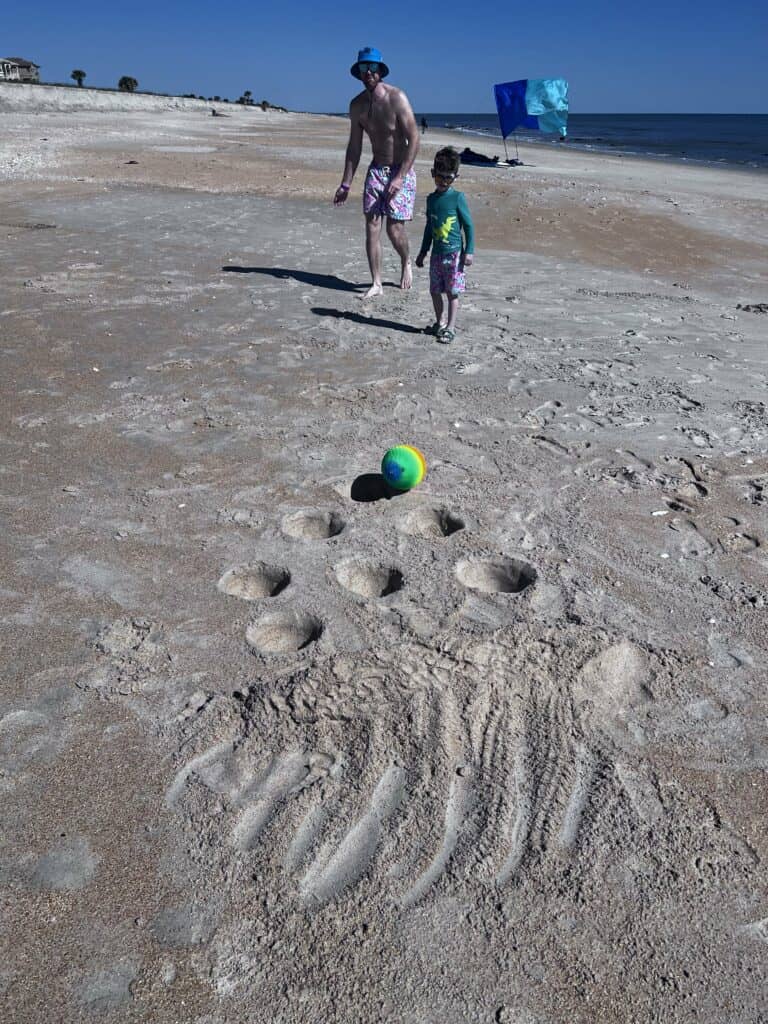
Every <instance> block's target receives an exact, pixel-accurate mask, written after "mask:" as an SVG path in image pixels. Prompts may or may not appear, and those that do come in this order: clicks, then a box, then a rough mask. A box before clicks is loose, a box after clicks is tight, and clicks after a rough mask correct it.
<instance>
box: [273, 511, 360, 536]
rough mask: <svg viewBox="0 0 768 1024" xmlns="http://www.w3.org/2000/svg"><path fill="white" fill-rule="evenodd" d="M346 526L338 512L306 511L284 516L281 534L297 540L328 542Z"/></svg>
mask: <svg viewBox="0 0 768 1024" xmlns="http://www.w3.org/2000/svg"><path fill="white" fill-rule="evenodd" d="M345 526H346V523H345V522H344V520H343V519H342V518H341V516H340V515H339V514H338V512H323V511H315V510H311V509H310V510H307V511H303V512H293V513H292V514H291V515H288V516H285V518H284V519H283V523H282V529H283V533H286V534H287V535H288V536H289V537H297V538H298V539H299V540H328V538H329V537H335V536H337V534H339V533H341V531H342V530H343V529H344V527H345Z"/></svg>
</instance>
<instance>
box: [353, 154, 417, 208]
mask: <svg viewBox="0 0 768 1024" xmlns="http://www.w3.org/2000/svg"><path fill="white" fill-rule="evenodd" d="M399 170H400V165H399V164H393V165H392V166H391V167H379V166H378V165H376V164H371V166H370V167H369V168H368V174H367V175H366V176H365V188H364V189H363V212H364V213H365V214H366V216H367V215H368V214H378V215H379V216H380V217H389V219H390V220H413V206H414V203H415V201H416V174H415V172H414V171H409V172H408V173H407V174H406V176H405V179H404V181H403V187H402V188H401V189H400V191H399V192H396V193H395V194H394V196H391V197H390V195H389V193H388V189H389V183H390V181H392V179H393V178H394V177H395V175H396V174H397V172H398V171H399Z"/></svg>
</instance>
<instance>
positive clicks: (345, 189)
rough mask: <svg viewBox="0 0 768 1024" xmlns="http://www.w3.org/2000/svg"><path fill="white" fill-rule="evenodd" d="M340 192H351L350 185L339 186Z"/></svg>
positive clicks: (342, 184)
mask: <svg viewBox="0 0 768 1024" xmlns="http://www.w3.org/2000/svg"><path fill="white" fill-rule="evenodd" d="M339 191H340V192H349V185H345V184H344V182H343V181H342V183H341V184H340V185H339Z"/></svg>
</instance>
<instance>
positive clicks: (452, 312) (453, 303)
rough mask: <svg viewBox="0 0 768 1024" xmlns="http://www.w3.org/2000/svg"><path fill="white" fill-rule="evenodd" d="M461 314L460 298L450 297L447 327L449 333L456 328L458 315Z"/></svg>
mask: <svg viewBox="0 0 768 1024" xmlns="http://www.w3.org/2000/svg"><path fill="white" fill-rule="evenodd" d="M458 312H459V296H458V295H449V296H448V323H447V324H446V325H445V326H446V328H447V329H448V330H449V331H453V330H455V328H456V314H457V313H458Z"/></svg>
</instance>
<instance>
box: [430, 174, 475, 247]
mask: <svg viewBox="0 0 768 1024" xmlns="http://www.w3.org/2000/svg"><path fill="white" fill-rule="evenodd" d="M462 228H463V229H464V238H465V245H464V252H465V253H474V251H475V227H474V224H473V223H472V216H471V214H470V212H469V207H468V206H467V201H466V199H465V198H464V193H463V192H457V191H456V189H454V188H449V189H446V191H445V192H442V193H440V192H432V193H431V195H428V196H427V223H426V227H425V228H424V238H423V239H422V241H421V252H422V253H424V254H425V255H426V253H428V252H429V247H430V246H431V245H432V244H434V246H435V253H436V254H437V255H441V256H444V255H447V254H448V253H449V252H458V251H460V250H461V248H462V245H461V232H462Z"/></svg>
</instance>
